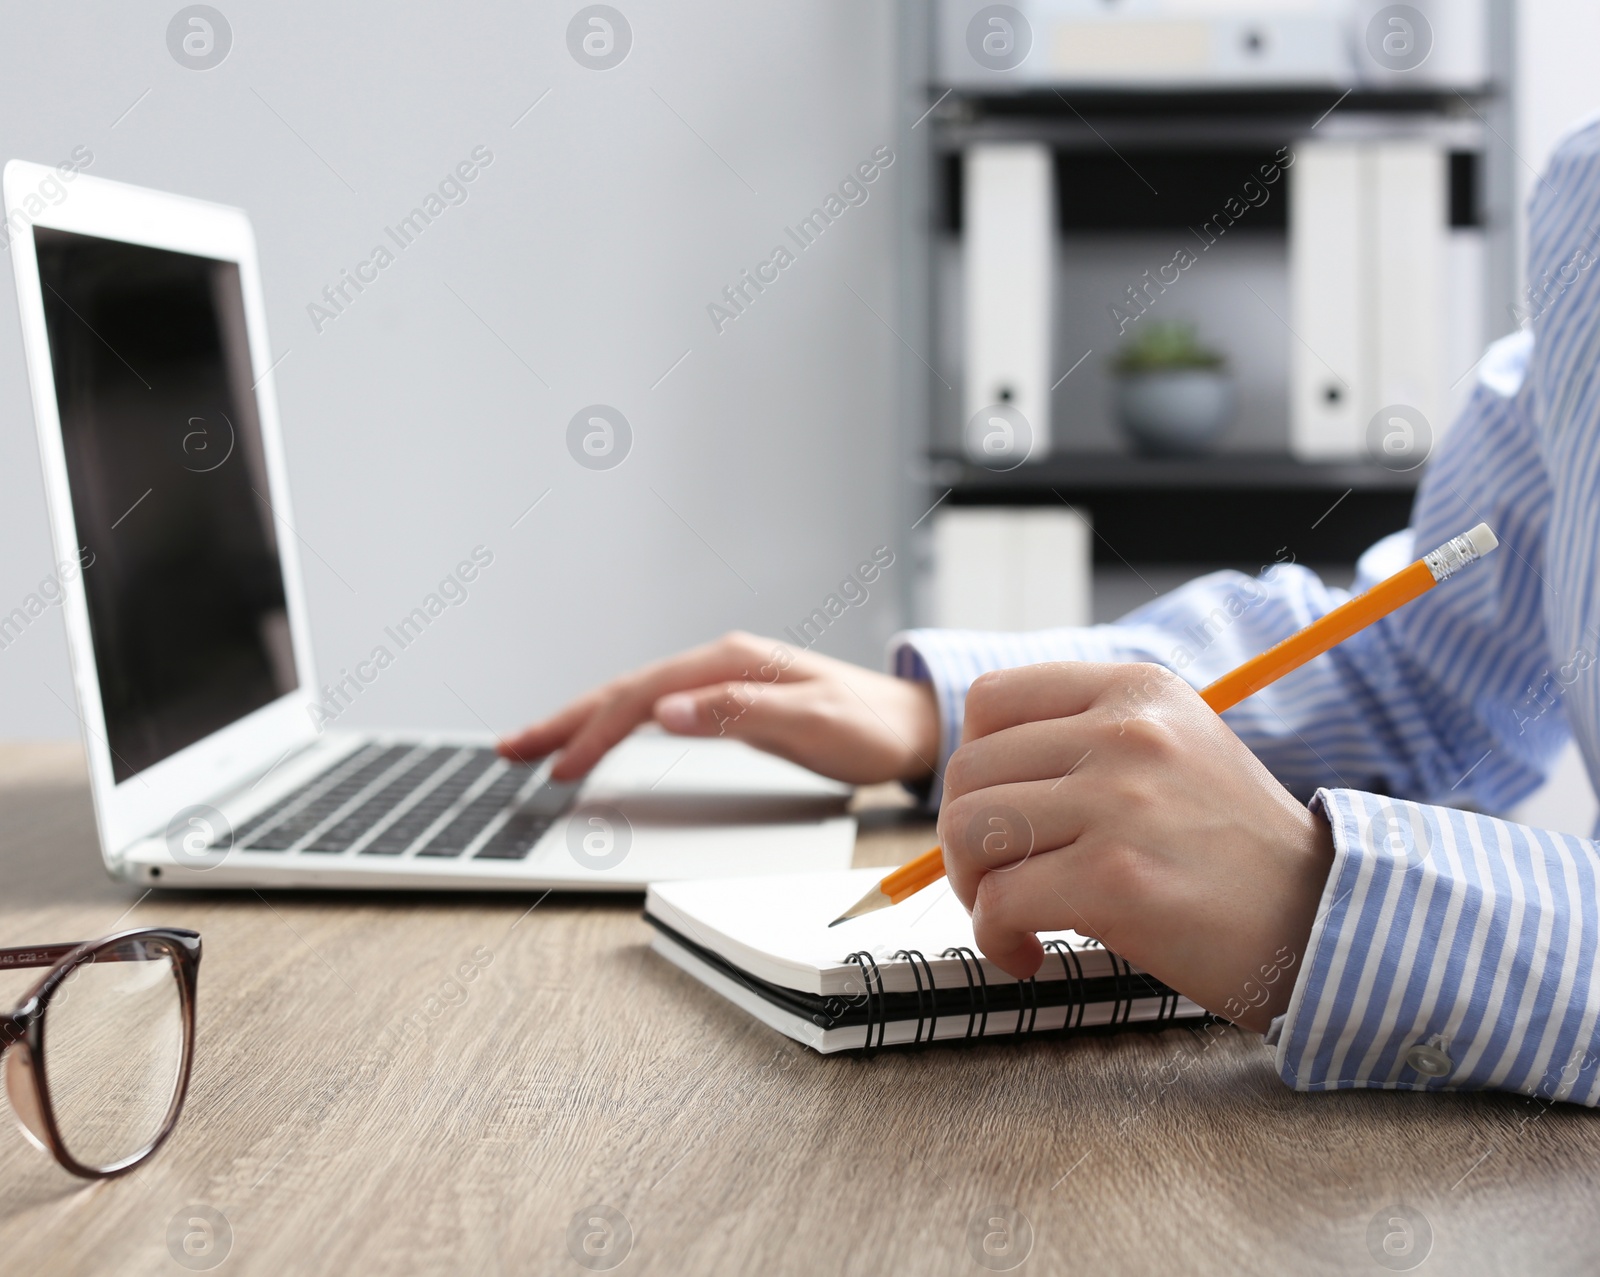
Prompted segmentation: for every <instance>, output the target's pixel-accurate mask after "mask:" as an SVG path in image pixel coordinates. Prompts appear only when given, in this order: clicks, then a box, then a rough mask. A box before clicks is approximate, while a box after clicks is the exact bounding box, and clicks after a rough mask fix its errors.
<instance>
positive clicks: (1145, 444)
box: [1116, 368, 1238, 455]
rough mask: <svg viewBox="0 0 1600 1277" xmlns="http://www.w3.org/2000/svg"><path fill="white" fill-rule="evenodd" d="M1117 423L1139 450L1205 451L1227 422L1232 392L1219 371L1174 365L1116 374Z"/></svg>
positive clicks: (1230, 415) (1228, 378)
mask: <svg viewBox="0 0 1600 1277" xmlns="http://www.w3.org/2000/svg"><path fill="white" fill-rule="evenodd" d="M1116 402H1117V422H1118V424H1119V425H1120V426H1121V427H1122V429H1123V431H1124V433H1126V434H1127V435H1128V437H1129V439H1131V440H1132V442H1133V444H1134V446H1135V447H1136V448H1138V449H1139V450H1140V451H1142V452H1154V453H1161V454H1166V455H1175V454H1176V455H1182V454H1190V455H1192V454H1194V453H1200V452H1206V451H1208V450H1209V449H1210V448H1211V446H1212V445H1213V444H1215V443H1216V441H1217V439H1218V438H1220V437H1221V435H1222V433H1223V432H1224V431H1225V430H1227V428H1228V427H1229V426H1231V425H1232V424H1233V418H1234V413H1235V412H1236V410H1237V408H1238V395H1237V393H1236V391H1235V389H1234V384H1233V377H1232V376H1231V375H1230V374H1228V373H1227V372H1225V371H1223V370H1222V369H1213V368H1175V369H1172V370H1170V371H1164V372H1136V373H1124V374H1122V375H1121V376H1119V377H1118V378H1117V392H1116Z"/></svg>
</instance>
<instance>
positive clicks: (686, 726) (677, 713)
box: [656, 692, 699, 732]
mask: <svg viewBox="0 0 1600 1277" xmlns="http://www.w3.org/2000/svg"><path fill="white" fill-rule="evenodd" d="M698 721H699V715H698V714H697V713H696V712H695V707H694V697H692V696H689V695H686V694H685V693H683V692H673V693H672V694H671V695H670V696H663V697H662V698H661V699H660V700H659V701H657V702H656V722H658V723H660V724H661V726H663V727H665V728H666V729H667V730H668V731H669V732H687V731H692V730H693V729H694V726H695V724H696V723H697V722H698Z"/></svg>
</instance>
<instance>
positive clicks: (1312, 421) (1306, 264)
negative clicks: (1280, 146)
mask: <svg viewBox="0 0 1600 1277" xmlns="http://www.w3.org/2000/svg"><path fill="white" fill-rule="evenodd" d="M1446 163H1447V161H1446V157H1445V154H1444V152H1443V151H1442V150H1441V149H1440V147H1439V145H1438V144H1437V143H1435V142H1430V141H1427V140H1421V139H1383V140H1378V141H1327V142H1323V141H1320V140H1318V141H1304V142H1301V143H1299V144H1297V145H1296V147H1295V162H1294V166H1293V167H1292V168H1291V169H1290V170H1289V175H1290V181H1291V183H1292V186H1291V191H1290V196H1291V198H1290V203H1289V210H1290V212H1289V291H1290V312H1291V313H1290V325H1291V327H1292V328H1293V332H1292V334H1290V335H1289V336H1288V340H1289V342H1290V360H1289V363H1290V395H1289V399H1290V407H1289V447H1290V451H1291V452H1293V453H1294V454H1295V455H1296V456H1298V457H1300V458H1302V459H1304V460H1308V461H1325V460H1353V459H1360V458H1363V457H1366V456H1367V453H1368V439H1367V433H1368V425H1369V423H1370V422H1371V420H1372V418H1373V416H1374V415H1375V414H1376V413H1377V412H1378V410H1379V409H1380V408H1384V407H1388V406H1390V405H1393V404H1404V405H1406V406H1408V407H1410V408H1414V409H1416V410H1417V411H1418V412H1420V413H1421V414H1422V416H1423V417H1424V418H1425V419H1426V420H1427V423H1428V425H1429V427H1430V429H1431V431H1432V435H1433V438H1434V439H1437V438H1438V436H1439V435H1440V434H1441V433H1442V432H1443V430H1444V428H1445V426H1446V425H1447V424H1448V421H1447V418H1446V413H1447V412H1448V408H1449V399H1450V395H1449V385H1448V380H1449V374H1448V372H1447V369H1446V360H1445V346H1446V341H1447V336H1448V333H1449V331H1450V325H1449V323H1448V321H1447V318H1446V316H1447V298H1448V294H1449V281H1448V279H1447V276H1446V269H1445V268H1446V262H1447V256H1448V245H1449V225H1448V223H1449V216H1448V212H1449V210H1448V206H1447V203H1446V192H1447V175H1446Z"/></svg>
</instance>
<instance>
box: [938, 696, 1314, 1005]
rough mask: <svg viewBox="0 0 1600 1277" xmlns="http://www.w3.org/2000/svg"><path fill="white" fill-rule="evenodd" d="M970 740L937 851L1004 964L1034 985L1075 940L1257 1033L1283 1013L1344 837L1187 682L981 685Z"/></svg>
mask: <svg viewBox="0 0 1600 1277" xmlns="http://www.w3.org/2000/svg"><path fill="white" fill-rule="evenodd" d="M962 740H963V743H962V745H961V747H960V748H959V749H957V750H956V752H955V754H954V755H953V756H952V757H951V759H950V764H949V766H948V768H947V769H946V771H945V775H944V805H943V808H942V810H941V811H940V813H939V839H940V843H941V845H942V846H943V847H944V857H945V865H946V867H947V870H948V872H949V876H950V883H951V886H952V888H953V889H954V891H955V893H956V895H957V896H958V897H960V899H961V902H962V903H963V904H964V905H966V906H967V908H968V909H969V910H971V911H972V921H973V928H974V931H975V933H976V937H977V942H978V946H979V947H980V948H981V949H982V950H983V952H984V953H985V954H986V955H987V956H988V957H989V958H990V959H991V960H993V961H994V962H995V963H997V964H998V965H999V966H1001V967H1003V968H1004V969H1005V970H1007V971H1009V972H1011V973H1012V974H1013V975H1015V976H1017V977H1019V978H1021V977H1025V976H1030V975H1032V974H1034V973H1035V972H1036V971H1037V970H1038V969H1039V966H1040V963H1041V962H1042V960H1043V956H1044V953H1043V949H1042V948H1041V946H1040V944H1039V940H1038V937H1037V936H1036V935H1035V934H1034V933H1035V932H1038V931H1057V930H1068V929H1070V930H1074V931H1078V932H1080V933H1082V934H1084V935H1087V936H1091V937H1093V938H1095V939H1097V940H1100V941H1101V942H1103V943H1104V944H1105V945H1106V946H1107V947H1109V948H1111V949H1114V950H1115V951H1116V952H1117V953H1118V954H1120V955H1121V956H1123V957H1124V958H1126V959H1128V961H1130V962H1132V963H1133V964H1134V965H1136V966H1138V967H1141V968H1143V969H1144V970H1145V971H1148V972H1149V973H1150V974H1151V975H1153V976H1155V977H1156V978H1157V979H1158V980H1162V981H1165V982H1166V983H1167V984H1169V985H1171V986H1172V987H1173V988H1175V989H1177V990H1178V991H1179V992H1180V993H1183V994H1185V995H1186V996H1187V997H1189V998H1191V999H1193V1000H1194V1001H1195V1002H1198V1003H1199V1004H1200V1005H1201V1006H1203V1007H1205V1008H1206V1009H1207V1010H1209V1011H1213V1012H1215V1013H1216V1014H1219V1015H1225V1016H1227V1017H1228V1018H1229V1019H1231V1020H1234V1021H1237V1022H1238V1023H1239V1024H1242V1025H1244V1026H1245V1027H1246V1028H1250V1029H1254V1030H1256V1031H1258V1032H1260V1031H1264V1030H1265V1029H1266V1028H1267V1026H1268V1025H1269V1024H1270V1023H1271V1021H1272V1018H1273V1016H1275V1015H1278V1014H1281V1013H1282V1012H1283V1011H1284V1010H1285V1009H1286V1008H1287V1005H1288V1001H1289V994H1290V991H1291V990H1292V989H1293V987H1294V983H1295V980H1296V978H1297V977H1298V975H1299V968H1300V963H1301V961H1302V960H1303V958H1304V955H1305V946H1306V942H1307V939H1308V938H1309V936H1310V934H1311V924H1312V922H1313V920H1314V918H1315V915H1316V910H1317V905H1318V902H1319V901H1320V899H1321V895H1322V888H1323V885H1324V883H1325V882H1326V880H1327V876H1328V870H1329V867H1330V866H1331V864H1332V863H1333V835H1332V833H1331V831H1330V830H1329V828H1328V825H1327V823H1326V822H1325V821H1323V820H1322V819H1321V818H1319V817H1318V816H1315V815H1313V814H1312V813H1311V812H1310V811H1308V810H1307V809H1306V808H1305V807H1304V806H1302V805H1301V804H1300V803H1298V802H1296V801H1295V799H1294V798H1293V797H1292V796H1291V795H1290V794H1289V792H1288V791H1287V790H1286V789H1284V788H1283V786H1281V785H1280V784H1278V782H1277V781H1276V780H1274V779H1273V778H1272V776H1271V774H1270V773H1268V771H1267V769H1266V768H1265V767H1264V766H1262V764H1261V763H1260V761H1259V760H1258V759H1257V758H1256V757H1255V755H1253V754H1252V753H1251V752H1250V751H1249V750H1248V749H1247V748H1246V747H1245V745H1244V743H1243V742H1242V741H1240V740H1239V738H1238V737H1237V736H1235V735H1234V734H1233V732H1232V731H1230V730H1229V729H1228V727H1227V726H1226V725H1225V724H1224V723H1223V721H1222V720H1221V719H1220V718H1219V717H1218V716H1217V715H1216V714H1215V713H1213V712H1212V711H1211V709H1210V708H1209V707H1207V705H1206V704H1205V702H1204V701H1202V700H1201V699H1200V697H1199V695H1198V694H1197V693H1196V692H1195V691H1194V690H1193V689H1191V688H1190V687H1189V686H1188V685H1187V684H1186V683H1184V682H1183V681H1182V680H1181V679H1180V678H1178V676H1177V675H1175V674H1173V673H1171V672H1169V671H1168V670H1165V669H1163V668H1161V667H1160V666H1156V665H1099V664H1051V665H1033V666H1027V667H1024V668H1020V669H1012V670H1002V671H999V672H996V673H991V674H985V675H983V676H982V677H981V678H979V679H978V680H977V681H976V682H975V683H974V684H973V685H972V690H971V692H970V693H969V695H968V697H967V709H966V730H965V732H964V734H963V738H962Z"/></svg>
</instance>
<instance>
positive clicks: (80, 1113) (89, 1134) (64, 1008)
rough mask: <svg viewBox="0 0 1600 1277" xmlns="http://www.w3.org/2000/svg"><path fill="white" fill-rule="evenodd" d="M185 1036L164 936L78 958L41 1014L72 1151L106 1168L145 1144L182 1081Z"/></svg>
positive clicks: (54, 1100)
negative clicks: (81, 960)
mask: <svg viewBox="0 0 1600 1277" xmlns="http://www.w3.org/2000/svg"><path fill="white" fill-rule="evenodd" d="M113 958H114V959H116V960H112V959H113ZM183 1045H184V1019H183V998H182V993H181V989H180V986H179V983H178V972H177V966H176V963H175V962H174V961H173V958H172V954H171V951H170V949H169V948H168V946H167V945H166V944H165V943H164V942H152V941H148V940H135V941H129V942H125V943H123V944H122V945H119V946H117V948H116V950H115V951H114V953H106V954H102V955H99V957H98V960H94V961H87V962H84V963H82V964H80V965H79V966H78V967H76V968H75V969H74V970H73V971H72V972H71V974H69V975H68V977H67V979H66V981H65V982H64V983H63V984H62V985H61V986H60V987H59V988H57V989H56V991H55V994H54V996H52V997H51V999H50V1004H49V1008H48V1010H47V1011H46V1013H45V1022H44V1074H45V1078H46V1081H47V1084H48V1087H49V1092H50V1103H51V1107H52V1109H53V1110H54V1112H55V1118H56V1127H57V1129H58V1130H59V1132H60V1135H61V1141H62V1143H63V1144H64V1145H65V1146H66V1149H67V1151H68V1152H69V1153H71V1154H72V1156H73V1157H74V1158H76V1159H77V1160H78V1161H79V1162H81V1163H82V1164H83V1165H85V1166H89V1167H93V1168H96V1169H104V1168H106V1167H109V1166H112V1165H114V1164H116V1163H118V1162H120V1161H122V1160H124V1159H125V1158H128V1157H131V1156H132V1155H133V1154H135V1153H137V1152H139V1151H140V1150H142V1149H144V1148H145V1147H146V1146H148V1145H149V1144H150V1143H151V1141H153V1140H154V1139H155V1138H156V1136H157V1135H159V1134H160V1133H161V1128H162V1124H163V1123H164V1121H165V1119H166V1116H167V1111H168V1109H169V1108H170V1107H171V1104H172V1099H173V1095H174V1094H175V1092H176V1090H177V1087H178V1082H179V1070H180V1069H181V1067H182V1063H183Z"/></svg>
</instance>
